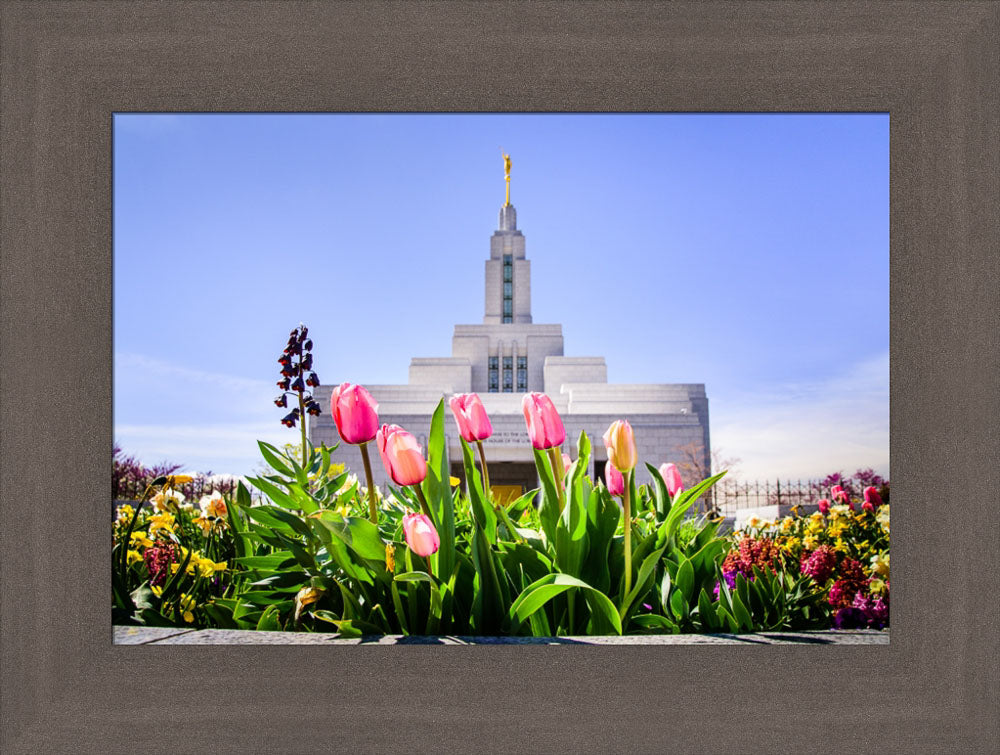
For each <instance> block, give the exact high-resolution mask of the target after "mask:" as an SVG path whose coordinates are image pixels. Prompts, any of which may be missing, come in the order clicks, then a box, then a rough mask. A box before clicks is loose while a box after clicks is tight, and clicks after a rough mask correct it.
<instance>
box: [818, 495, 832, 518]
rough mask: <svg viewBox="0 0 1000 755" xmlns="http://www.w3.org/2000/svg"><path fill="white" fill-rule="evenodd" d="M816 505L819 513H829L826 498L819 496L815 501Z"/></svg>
mask: <svg viewBox="0 0 1000 755" xmlns="http://www.w3.org/2000/svg"><path fill="white" fill-rule="evenodd" d="M816 506H817V508H818V509H819V513H821V514H822V515H823V516H826V515H827V514H829V513H830V502H829V501H828V500H827V499H826V498H820V499H819V500H818V501H817V502H816Z"/></svg>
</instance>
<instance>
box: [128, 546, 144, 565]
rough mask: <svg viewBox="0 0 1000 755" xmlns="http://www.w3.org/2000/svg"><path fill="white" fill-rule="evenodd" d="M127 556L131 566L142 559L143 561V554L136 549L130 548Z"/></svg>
mask: <svg viewBox="0 0 1000 755" xmlns="http://www.w3.org/2000/svg"><path fill="white" fill-rule="evenodd" d="M125 556H126V557H127V558H128V565H129V566H131V565H132V564H137V563H139V562H140V561H142V554H141V553H139V551H134V550H131V549H130V550H128V551H127V552H126V553H125Z"/></svg>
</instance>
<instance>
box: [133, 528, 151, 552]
mask: <svg viewBox="0 0 1000 755" xmlns="http://www.w3.org/2000/svg"><path fill="white" fill-rule="evenodd" d="M152 544H153V541H152V540H150V539H149V537H147V535H146V533H145V532H143V531H141V530H139V531H136V530H133V531H132V534H131V535H130V536H129V545H132V546H133V547H134V546H137V545H138V546H140V547H142V548H149V547H150V546H151V545H152Z"/></svg>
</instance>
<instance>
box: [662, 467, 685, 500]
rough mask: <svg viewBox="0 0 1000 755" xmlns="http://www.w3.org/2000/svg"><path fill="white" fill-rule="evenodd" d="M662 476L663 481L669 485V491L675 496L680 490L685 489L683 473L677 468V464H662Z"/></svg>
mask: <svg viewBox="0 0 1000 755" xmlns="http://www.w3.org/2000/svg"><path fill="white" fill-rule="evenodd" d="M660 477H662V478H663V482H665V483H666V485H667V493H669V494H670V497H671V498H673V497H674V496H675V495H677V494H678V493H680V492H683V490H684V480H682V479H681V473H680V471H679V470H678V469H677V465H676V464H673V463H667V464H661V465H660Z"/></svg>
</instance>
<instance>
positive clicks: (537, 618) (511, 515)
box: [112, 327, 889, 637]
mask: <svg viewBox="0 0 1000 755" xmlns="http://www.w3.org/2000/svg"><path fill="white" fill-rule="evenodd" d="M311 346H312V343H311V341H310V340H309V339H308V337H307V332H306V329H305V328H304V327H303V328H297V329H296V330H295V331H293V332H292V334H291V336H290V338H289V344H288V346H287V347H286V349H285V351H284V352H283V354H282V357H281V359H280V360H279V361H280V364H281V368H282V380H281V381H280V382H279V387H281V388H282V390H283V391H285V392H286V393H283V394H282V396H281V397H280V398H279V399H278V400H277V401H276V403H278V404H279V406H282V407H284V408H287V395H289V394H291V395H292V397H293V400H297V403H298V409H293V411H292V412H290V413H289V414H287V415H286V416H285V417H284V419H283V420H282V422H283V423H284V424H286V425H287V426H289V427H294V426H295V424H296V423H297V422H298V421H300V420H301V418H302V417H303V416H304V415H305V414H306V413H309V414H317V413H319V411H320V408H319V405H318V404H317V403H316V402H315V401H313V400H312V397H311V395H310V394H309V392H308V388H309V387H314V386H316V385H318V384H319V380H318V378H317V377H316V374H315V373H314V372H311V362H312V358H311V354H310V353H309V352H310V350H311ZM450 405H451V409H452V413H453V415H454V419H455V422H456V423H457V426H458V430H459V435H460V436H461V446H462V453H463V464H464V469H465V478H466V485H465V489H460V488H459V487H458V481H457V480H455V479H454V478H451V477H450V476H449V469H450V465H449V459H448V456H447V449H446V446H445V434H444V427H445V406H444V402H443V401H442V402H441V403H440V404H439V405H438V407H437V409H436V410H435V412H434V414H433V417H432V420H431V426H430V431H429V435H428V444H427V445H428V447H427V449H426V453H425V451H424V449H422V448H420V446H419V445H418V444H417V442H416V440H415V438H414V436H413V435H411V434H410V433H409V432H407V431H406V430H404V429H403V428H400V427H397V426H389V425H382V426H379V423H378V416H377V404H376V402H375V400H374V399H373V398H372V397H371V396H370V395H369V394H368V392H367V391H366V390H365V389H364V388H362V387H360V386H355V385H351V384H348V383H344V384H342V385H341V386H339V387H338V388H337V389H335V390H334V392H333V399H332V406H331V410H332V412H333V415H334V419H335V421H336V424H337V428H338V430H339V432H340V435H341V437H342V439H343V440H344V441H345V442H347V443H352V444H357V445H359V446H360V447H361V451H362V458H363V459H364V466H365V478H366V481H367V485H366V486H365V487H364V488H362V487H361V486H360V484H359V482H358V480H357V479H355V478H353V477H352V476H350V475H349V474H348V472H347V471H339V469H338V467H337V466H336V465H335V464H334V460H333V454H335V453H336V449H335V448H334V449H330V448H327V447H325V446H323V447H320V448H318V449H317V448H314V447H313V446H312V445H311V444H310V443H309V442H308V441H307V440H306V438H305V435H304V433H303V444H302V445H301V446H300V447H299V448H298V449H293V450H285V451H280V450H278V449H277V448H275V447H273V446H270V445H268V444H266V443H260V444H259V445H260V450H261V454H262V455H263V457H264V460H265V461H266V462H267V464H268V465H269V467H270V472H269V473H267V474H261V475H259V476H258V477H251V478H248V480H249V482H250V484H251V485H253V486H254V488H256V489H257V491H259V493H260V494H261V495H263V496H264V497H265V500H264V502H255V501H254V499H253V497H252V496H251V491H250V490H249V489H248V488H247V487H246V486H245V485H244V484H243V483H242V482H240V483H239V484H238V485H237V487H236V489H235V490H234V491H233V492H232V493H231V494H229V495H223V494H222V493H219V492H216V493H213V494H210V495H206V496H203V497H202V498H201V499H200V501H199V502H198V505H195V504H194V503H192V502H190V501H187V500H185V498H184V496H183V495H182V494H180V493H179V492H178V489H179V488H181V487H182V486H183V485H185V484H186V483H187V482H189V481H190V478H189V477H187V476H184V475H161V476H160V477H158V478H157V479H156V480H154V481H153V482H152V483H151V484H150V485H149V486H148V487H147V489H146V491H145V492H144V494H143V496H142V500H141V501H140V504H142V503H143V502H145V501H146V500H147V499H148V501H149V504H150V505H148V506H143V505H140V506H138V507H131V506H123V507H121V509H119V512H118V516H117V518H116V520H115V524H114V547H113V551H112V561H113V585H112V587H113V595H112V600H113V603H112V605H113V618H114V623H116V624H134V625H145V626H154V627H188V628H226V629H243V630H246V629H258V630H286V631H301V632H329V633H336V634H338V635H339V636H341V637H358V636H361V635H372V634H385V635H462V636H465V635H476V636H520V637H529V636H533V637H547V636H571V635H622V634H681V633H718V632H726V633H746V632H755V631H781V630H806V629H824V628H829V627H830V626H843V627H848V626H853V627H872V628H880V627H883V626H887V625H888V593H889V582H888V549H889V532H888V529H889V527H888V506H879V505H878V503H880V502H878V501H876V500H875V498H874V497H873V496H871V495H870V494H869V493H868V491H866V499H865V504H864V505H863V507H862V510H861V511H859V512H853V511H849V509H848V507H849V506H850V507H853V503H852V502H851V501H850V499H849V497H848V496H847V494H844V495H843V496H840V497H841V499H842V500H843V501H844V503H838V504H837V505H834V506H832V507H829V505H828V510H827V512H826V513H825V514H817V515H814V516H812V517H808V518H803V517H797V516H792V517H789V518H786V519H784V520H781V521H779V522H775V523H761V522H757V523H755V524H756V526H755V527H754V528H753V529H752V530H750V531H748V532H744V533H737V534H735V535H729V536H720V534H719V526H720V524H721V520H719V519H708V518H705V517H693V516H689V512H690V511H691V510H692V507H693V506H694V504H695V503H696V501H698V500H699V498H701V497H702V496H703V495H705V494H706V493H707V492H708V491H709V490H710V488H711V486H712V485H713V484H715V482H716V481H717V480H719V479H720V478H721V477H722V475H723V474H724V473H722V474H718V475H715V476H712V477H710V478H708V479H705V480H702V481H700V482H699V483H698V484H696V485H694V486H692V487H690V488H689V489H685V487H684V485H683V481H682V480H681V479H680V475H679V474H677V470H676V468H675V467H674V466H673V465H671V464H664V465H663V466H662V467H660V468H657V467H655V466H653V465H651V464H646V465H645V469H646V470H647V472H648V474H649V476H650V482H649V483H648V484H642V485H640V484H637V482H636V470H637V467H638V465H639V460H638V459H637V458H636V452H635V448H636V447H635V442H634V438H633V434H632V428H631V426H630V425H629V423H628V422H627V421H625V420H619V421H616V422H615V423H613V424H612V426H611V427H610V428H609V429H608V431H607V433H605V435H604V438H603V440H604V443H605V446H606V448H607V452H608V458H609V463H608V470H607V474H608V484H607V485H605V484H604V483H603V482H601V481H597V482H596V483H595V482H594V481H592V480H591V479H590V478H589V476H588V475H587V474H586V472H587V470H588V468H589V464H590V456H591V441H590V438H589V437H588V436H587V435H586V434H585V433H581V435H580V437H579V439H578V444H577V448H578V457H577V458H576V459H570V458H569V457H568V456H566V455H564V454H561V453H560V447H561V446H562V444H563V443H564V441H565V431H564V430H563V425H562V421H561V419H560V417H559V415H558V413H557V412H556V410H555V408H554V407H553V405H552V403H551V401H549V400H548V397H546V396H544V395H542V394H528V395H526V396H525V397H524V399H523V409H524V415H525V423H526V427H527V430H528V435H529V437H530V439H531V441H532V445H533V447H534V458H535V466H536V469H537V472H538V476H539V480H540V483H541V484H540V487H539V489H538V490H533V491H530V492H529V493H527V494H525V495H523V496H521V497H520V498H518V499H517V500H515V501H513V502H510V503H507V502H500V501H496V500H494V499H493V498H492V495H491V488H490V485H489V465H488V463H487V459H486V447H485V445H484V442H485V441H487V440H488V439H489V437H490V436H491V434H492V427H491V425H490V422H489V418H488V416H487V415H486V412H485V410H484V409H483V406H482V403H481V402H480V401H479V399H478V397H477V396H475V394H467V395H461V396H456V397H453V398H452V400H451V401H450ZM373 442H374V444H375V445H376V447H377V448H378V451H379V456H380V458H381V461H382V463H383V465H384V466H385V469H386V471H387V473H388V474H389V476H390V477H391V478H392V480H393V481H394V483H395V484H394V485H389V486H387V489H386V491H385V492H382V491H379V490H378V489H377V488H376V487H375V485H374V484H373V483H372V472H371V460H370V457H369V454H368V445H369V444H370V443H373ZM477 455H478V459H477ZM477 462H478V463H477ZM834 493H835V494H836V491H834ZM821 503H822V502H821ZM817 517H818V518H817Z"/></svg>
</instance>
